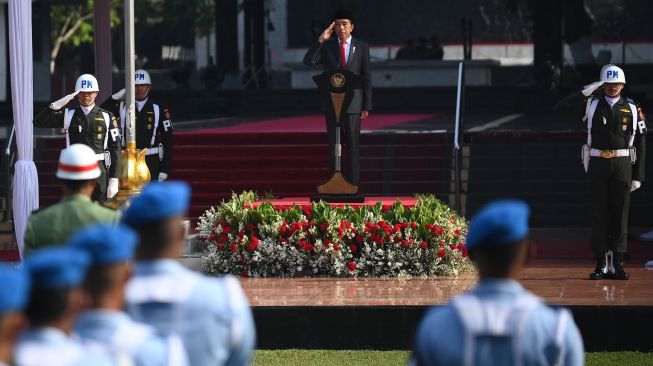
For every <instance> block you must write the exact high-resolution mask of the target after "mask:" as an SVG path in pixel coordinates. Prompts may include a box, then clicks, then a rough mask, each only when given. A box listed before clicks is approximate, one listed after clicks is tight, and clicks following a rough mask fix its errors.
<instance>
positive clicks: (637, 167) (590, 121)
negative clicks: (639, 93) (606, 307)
mask: <svg viewBox="0 0 653 366" xmlns="http://www.w3.org/2000/svg"><path fill="white" fill-rule="evenodd" d="M600 78H601V79H600V81H597V82H594V83H592V84H590V85H587V86H585V88H584V89H583V90H582V91H580V92H575V93H573V94H571V95H569V96H567V97H565V98H564V99H563V100H561V101H560V102H558V104H557V105H556V106H555V109H556V111H558V112H559V113H560V114H564V115H569V116H573V117H579V118H580V117H582V118H583V121H584V122H586V123H587V144H586V145H584V146H583V149H582V157H583V164H584V167H585V171H586V172H587V174H588V176H589V182H590V196H591V203H590V207H591V217H592V239H591V242H592V250H593V251H594V254H595V256H596V268H595V269H594V272H592V273H591V274H590V279H592V280H599V279H603V278H613V279H619V280H627V279H628V278H629V275H628V273H627V272H626V271H625V270H624V268H623V259H624V255H625V253H626V251H627V238H628V210H629V207H630V192H632V191H634V190H636V189H638V188H640V187H641V186H642V182H644V168H645V166H646V164H645V157H646V138H645V137H646V136H645V135H646V123H645V121H644V120H643V118H641V117H642V116H643V115H640V113H639V112H638V110H637V107H636V105H635V103H634V102H633V101H632V100H631V99H627V98H623V97H622V96H621V92H622V90H623V88H624V86H625V84H626V76H625V74H624V72H623V70H622V69H621V68H619V67H617V66H615V65H606V66H604V67H603V68H602V69H601V76H600ZM615 257H616V258H615Z"/></svg>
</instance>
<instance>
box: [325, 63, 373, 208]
mask: <svg viewBox="0 0 653 366" xmlns="http://www.w3.org/2000/svg"><path fill="white" fill-rule="evenodd" d="M313 80H314V81H315V83H316V84H317V86H318V89H319V91H320V95H321V96H322V104H323V105H324V108H325V111H326V119H327V123H332V124H334V125H335V127H336V128H335V131H336V136H335V137H336V139H335V140H336V143H335V172H334V173H333V175H332V176H331V179H329V180H328V181H327V182H326V183H324V184H321V185H319V186H317V192H318V193H319V194H320V195H319V196H316V197H313V200H320V199H321V200H324V201H341V202H359V201H363V200H364V199H363V198H362V197H360V196H357V195H356V194H357V193H358V186H356V185H353V184H352V183H351V182H349V180H348V179H347V177H345V176H344V175H343V174H342V144H341V130H342V121H344V120H346V114H347V108H349V104H350V103H351V100H352V98H353V94H354V93H353V91H354V89H360V88H361V80H360V76H358V75H356V74H354V73H353V72H351V71H349V70H329V71H325V72H324V73H322V74H319V75H316V76H314V77H313Z"/></svg>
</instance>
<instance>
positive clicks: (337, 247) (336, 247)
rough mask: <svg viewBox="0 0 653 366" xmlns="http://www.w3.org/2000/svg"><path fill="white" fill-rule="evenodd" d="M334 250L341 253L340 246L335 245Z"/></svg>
mask: <svg viewBox="0 0 653 366" xmlns="http://www.w3.org/2000/svg"><path fill="white" fill-rule="evenodd" d="M333 250H335V251H336V252H337V251H339V250H340V245H338V244H333Z"/></svg>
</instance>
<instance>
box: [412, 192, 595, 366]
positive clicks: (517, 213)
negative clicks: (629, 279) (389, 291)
mask: <svg viewBox="0 0 653 366" xmlns="http://www.w3.org/2000/svg"><path fill="white" fill-rule="evenodd" d="M528 217H529V208H528V206H527V205H526V204H525V203H524V202H522V201H513V200H505V201H497V202H494V203H491V204H489V205H488V206H486V207H485V208H483V209H482V210H481V211H480V212H479V213H478V214H477V215H476V217H474V218H473V219H472V223H471V226H470V228H469V234H468V236H467V243H466V245H467V248H468V249H469V256H470V258H471V259H472V261H474V263H476V265H477V267H478V272H479V283H478V285H477V286H476V287H475V288H474V289H473V290H472V291H471V292H469V293H467V294H464V295H461V296H458V297H457V298H455V299H454V300H453V301H452V302H451V303H449V304H448V305H447V306H444V307H439V308H435V309H432V310H431V311H429V312H428V313H427V315H426V316H425V317H424V319H422V322H421V324H420V326H419V328H418V331H417V336H416V341H415V342H416V345H415V350H414V353H413V355H412V360H411V363H412V364H414V365H469V366H472V365H524V366H529V365H567V366H570V365H571V366H581V365H583V361H584V360H583V359H584V351H583V342H582V340H581V337H580V334H579V332H578V328H576V325H575V324H574V320H573V318H572V317H571V314H570V313H569V311H568V310H566V309H558V310H555V309H553V308H550V307H549V306H547V305H546V304H544V303H543V302H542V300H540V299H539V298H537V297H536V296H535V295H533V294H532V293H530V292H529V291H526V290H525V289H524V288H523V287H522V286H521V284H519V282H517V281H518V280H519V278H520V273H521V270H522V268H523V267H524V265H525V263H526V262H527V260H528V258H529V257H530V255H531V252H532V246H531V244H530V243H529V241H528V238H527V236H528Z"/></svg>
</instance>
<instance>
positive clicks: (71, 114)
mask: <svg viewBox="0 0 653 366" xmlns="http://www.w3.org/2000/svg"><path fill="white" fill-rule="evenodd" d="M99 91H100V89H99V86H98V82H97V80H96V79H95V77H94V76H93V75H90V74H84V75H82V76H80V77H79V78H77V83H75V92H74V93H72V94H68V95H66V96H65V97H63V98H61V99H59V100H57V101H56V102H53V103H51V104H50V106H49V107H48V108H46V109H44V110H43V111H41V113H39V114H38V115H37V116H36V118H35V119H34V126H36V127H47V128H63V129H64V131H65V132H66V146H70V145H72V144H84V145H88V146H89V147H90V148H91V149H93V151H94V152H95V156H96V157H97V160H98V161H100V162H102V163H101V164H100V171H101V174H100V177H99V178H97V182H98V185H97V189H96V190H95V192H94V193H93V200H94V201H98V202H104V201H106V200H107V199H112V198H113V196H115V195H116V193H118V180H119V179H120V174H121V168H122V166H121V165H122V163H121V152H120V129H119V128H118V121H117V120H116V118H115V117H114V115H113V114H112V113H111V112H109V111H107V110H105V109H102V108H100V107H98V106H96V105H95V98H96V97H97V94H98V92H99ZM75 97H77V100H78V101H79V105H78V106H76V107H70V108H64V107H65V106H66V105H67V104H68V103H69V102H70V101H71V100H73V99H75Z"/></svg>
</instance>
